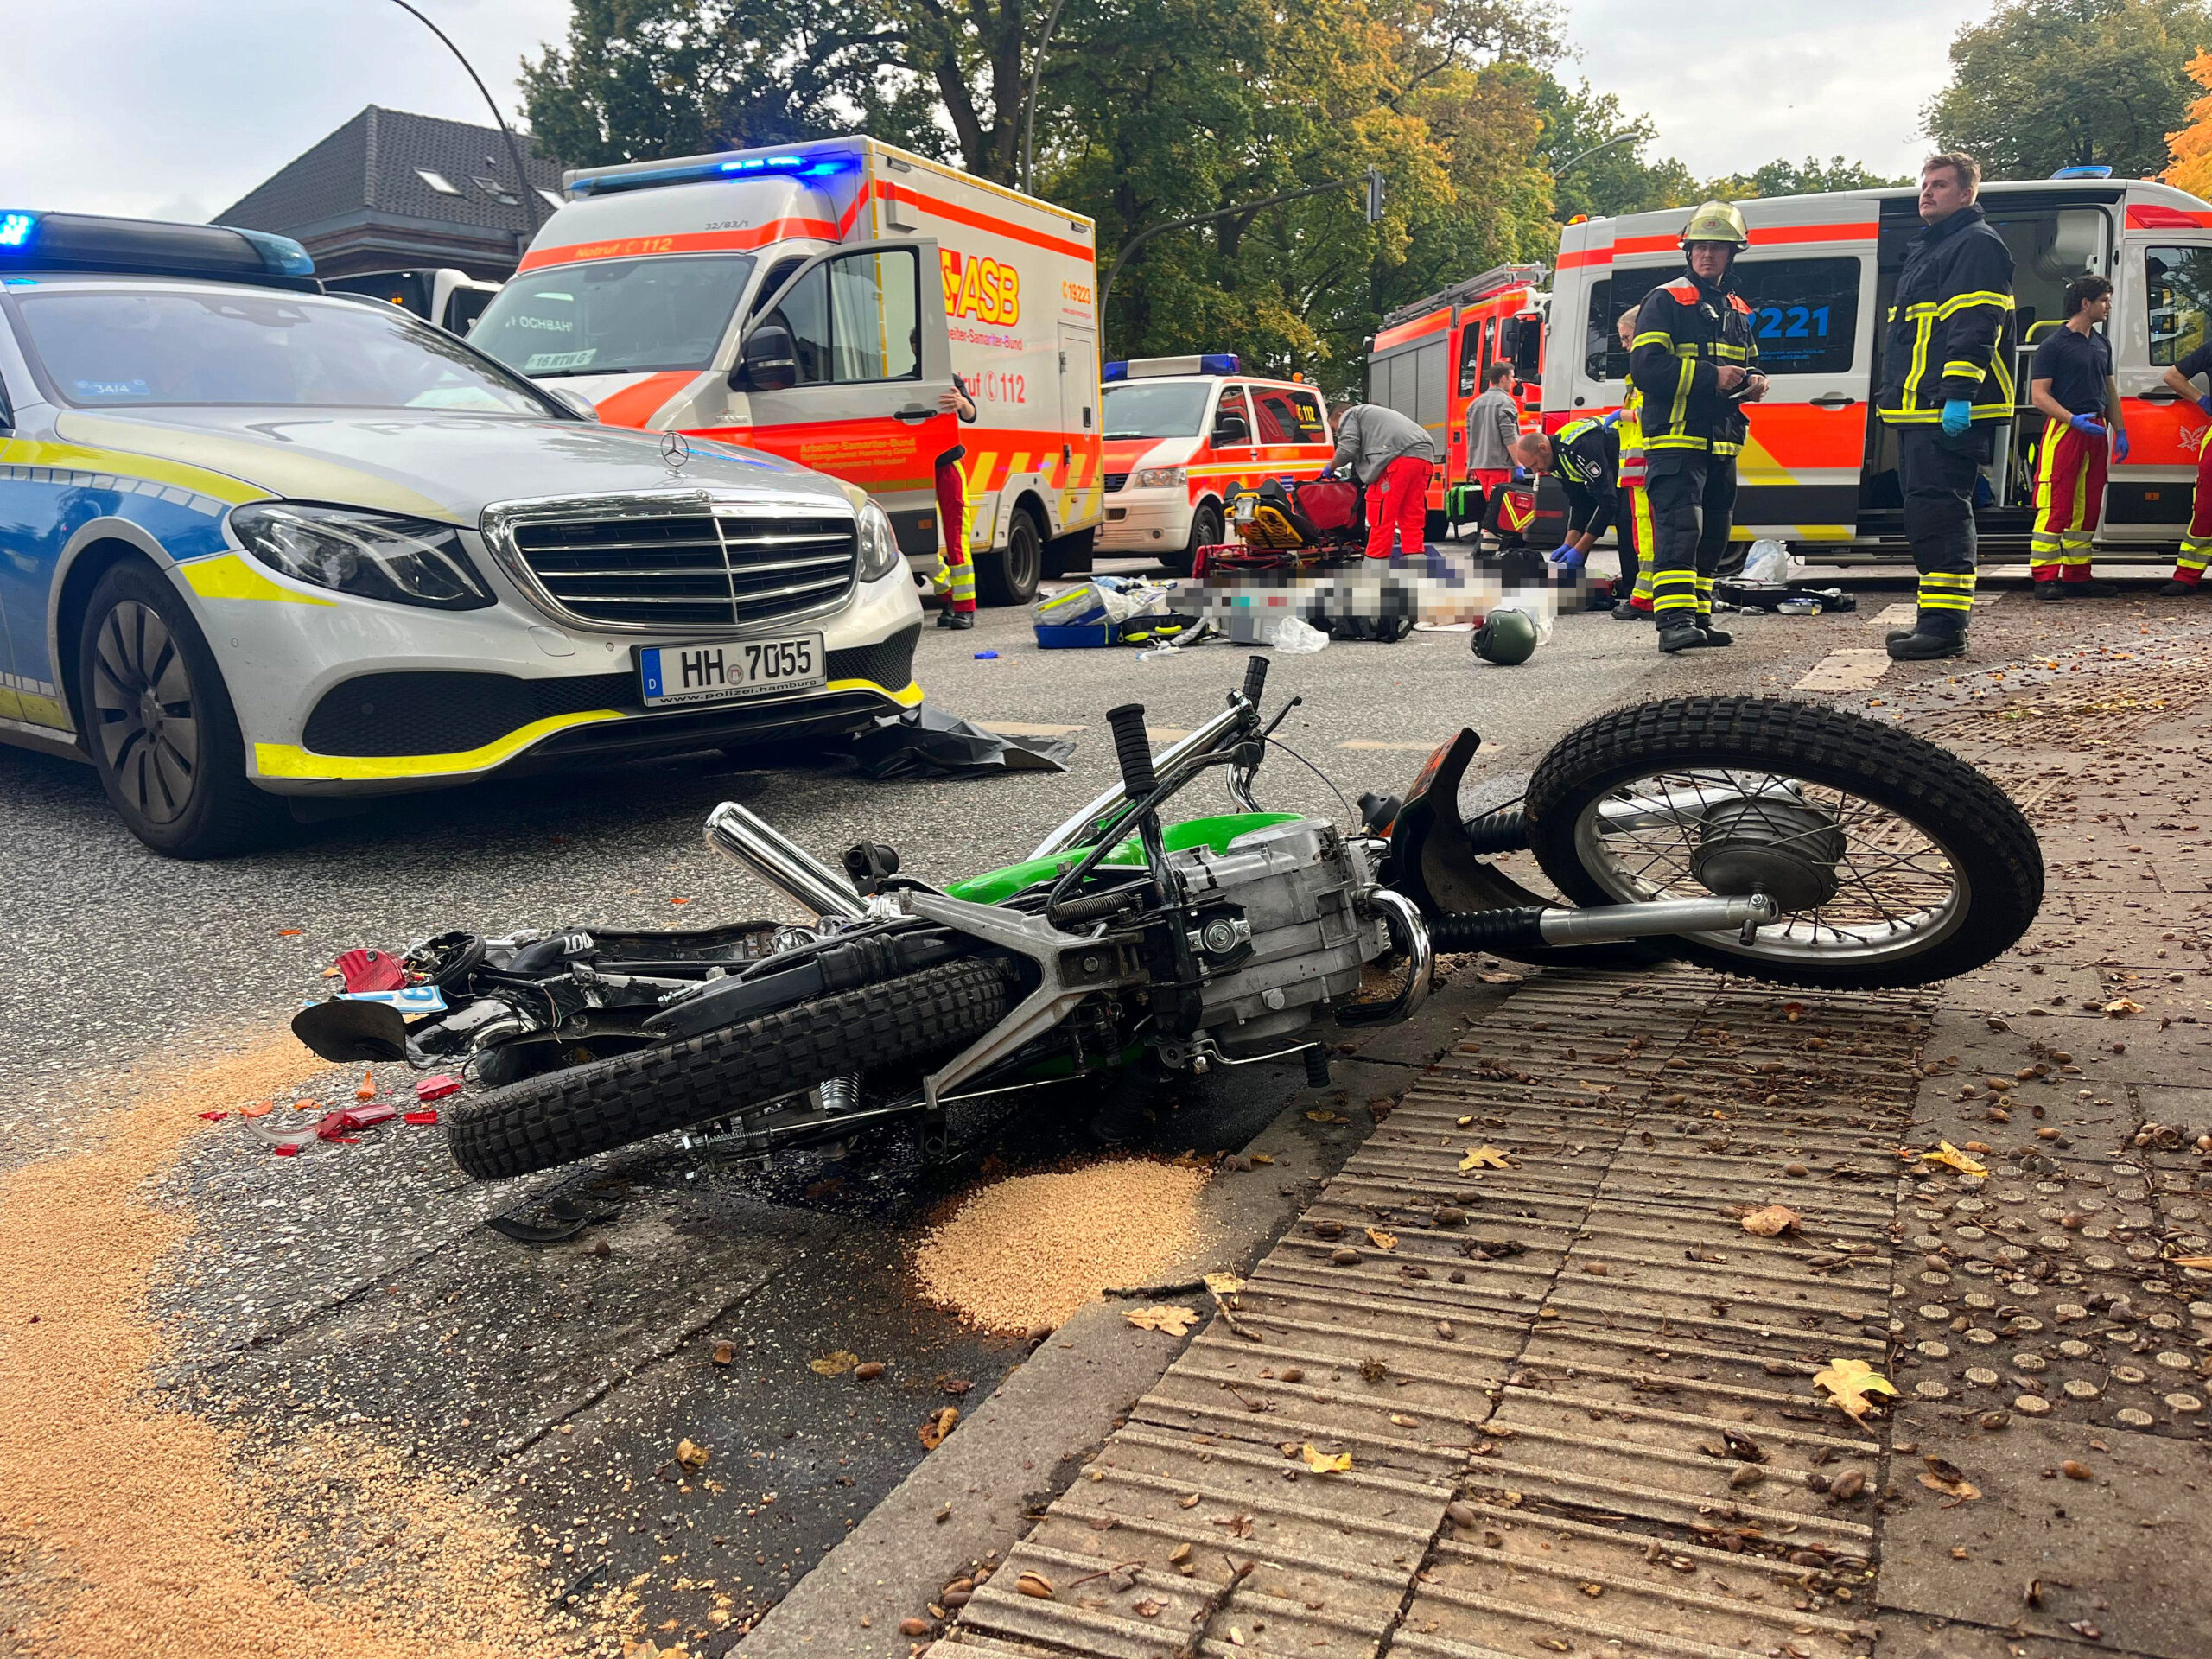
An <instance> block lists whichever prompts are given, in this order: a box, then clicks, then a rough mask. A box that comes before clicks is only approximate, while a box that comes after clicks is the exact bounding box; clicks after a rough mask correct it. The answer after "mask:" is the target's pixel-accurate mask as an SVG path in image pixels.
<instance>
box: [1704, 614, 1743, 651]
mask: <svg viewBox="0 0 2212 1659" xmlns="http://www.w3.org/2000/svg"><path fill="white" fill-rule="evenodd" d="M1697 631H1698V632H1700V633H1701V634H1703V635H1704V636H1705V643H1706V644H1707V645H1734V644H1735V643H1736V636H1735V635H1734V634H1732V633H1731V632H1728V630H1727V629H1726V628H1716V627H1714V626H1713V613H1712V612H1711V611H1700V612H1699V613H1698V615H1697Z"/></svg>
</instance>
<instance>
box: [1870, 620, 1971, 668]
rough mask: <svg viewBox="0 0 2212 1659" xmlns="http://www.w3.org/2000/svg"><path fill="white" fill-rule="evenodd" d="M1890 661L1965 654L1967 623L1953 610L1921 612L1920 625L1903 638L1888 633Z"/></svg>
mask: <svg viewBox="0 0 2212 1659" xmlns="http://www.w3.org/2000/svg"><path fill="white" fill-rule="evenodd" d="M1889 652H1890V660H1891V662H1893V663H1929V662H1936V661H1939V660H1941V659H1942V658H1946V657H1963V656H1965V655H1966V654H1967V630H1966V623H1965V621H1964V620H1963V619H1962V618H1960V617H1958V616H1957V614H1956V613H1953V612H1946V611H1923V612H1921V613H1920V626H1918V627H1916V628H1915V629H1914V630H1913V631H1912V632H1910V633H1908V634H1906V635H1904V637H1903V638H1902V639H1900V638H1898V637H1897V635H1896V634H1891V636H1890V641H1889Z"/></svg>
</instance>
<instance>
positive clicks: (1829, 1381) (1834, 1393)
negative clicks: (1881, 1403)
mask: <svg viewBox="0 0 2212 1659" xmlns="http://www.w3.org/2000/svg"><path fill="white" fill-rule="evenodd" d="M1813 1386H1814V1387H1815V1388H1821V1389H1827V1391H1828V1395H1829V1398H1828V1403H1829V1404H1830V1405H1832V1406H1834V1408H1836V1409H1837V1410H1839V1411H1840V1412H1843V1413H1845V1414H1847V1415H1848V1416H1849V1417H1850V1418H1851V1419H1852V1421H1854V1422H1864V1421H1866V1414H1867V1413H1868V1412H1870V1411H1872V1409H1873V1408H1874V1403H1875V1402H1873V1401H1872V1400H1870V1399H1868V1398H1867V1395H1873V1394H1895V1393H1896V1392H1897V1385H1896V1384H1895V1383H1891V1381H1890V1379H1889V1378H1887V1377H1886V1376H1879V1375H1878V1374H1877V1373H1876V1371H1875V1370H1874V1368H1873V1367H1872V1365H1869V1364H1868V1363H1866V1361H1865V1360H1863V1359H1834V1358H1831V1359H1830V1360H1829V1361H1828V1365H1827V1370H1824V1371H1819V1372H1816V1373H1815V1375H1814V1377H1813Z"/></svg>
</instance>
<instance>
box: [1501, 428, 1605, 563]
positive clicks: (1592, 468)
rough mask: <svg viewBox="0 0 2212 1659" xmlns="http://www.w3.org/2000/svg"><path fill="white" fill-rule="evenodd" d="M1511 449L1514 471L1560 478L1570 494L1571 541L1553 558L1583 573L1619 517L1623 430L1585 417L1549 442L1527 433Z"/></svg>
mask: <svg viewBox="0 0 2212 1659" xmlns="http://www.w3.org/2000/svg"><path fill="white" fill-rule="evenodd" d="M1507 448H1508V449H1509V452H1510V454H1512V456H1513V463H1514V465H1515V466H1516V467H1527V468H1528V469H1529V471H1530V472H1532V473H1556V474H1559V481H1560V485H1561V486H1564V487H1565V489H1566V491H1567V539H1566V540H1565V541H1564V542H1562V543H1560V544H1559V546H1557V547H1555V548H1554V549H1553V550H1552V551H1551V554H1550V558H1551V562H1552V563H1554V564H1564V565H1567V566H1568V567H1569V568H1570V569H1578V570H1579V569H1581V568H1582V562H1583V561H1584V560H1585V559H1586V558H1588V557H1589V556H1590V550H1591V549H1592V547H1593V546H1595V545H1596V544H1597V541H1598V538H1599V537H1600V536H1602V535H1604V534H1605V532H1606V531H1608V530H1609V529H1611V527H1612V524H1613V519H1614V516H1615V515H1616V514H1617V513H1618V512H1619V511H1620V486H1619V481H1618V480H1619V477H1620V467H1621V435H1620V432H1619V430H1618V429H1617V428H1615V427H1614V426H1612V425H1611V423H1608V422H1606V421H1605V420H1602V419H1600V418H1599V416H1594V415H1586V416H1583V417H1582V419H1580V420H1579V421H1569V422H1568V423H1567V424H1566V425H1565V426H1562V427H1561V428H1560V429H1559V430H1558V431H1556V432H1554V433H1553V434H1551V435H1549V436H1546V435H1544V434H1543V433H1541V432H1523V433H1522V435H1520V436H1519V437H1517V438H1516V439H1514V440H1513V442H1512V443H1511V444H1510V445H1509V446H1507Z"/></svg>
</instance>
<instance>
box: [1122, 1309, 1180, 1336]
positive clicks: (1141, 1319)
mask: <svg viewBox="0 0 2212 1659" xmlns="http://www.w3.org/2000/svg"><path fill="white" fill-rule="evenodd" d="M1122 1318H1123V1319H1127V1320H1128V1322H1129V1323H1130V1324H1131V1325H1135V1326H1136V1327H1137V1328H1138V1329H1139V1330H1140V1331H1165V1332H1166V1333H1167V1334H1168V1335H1169V1336H1171V1337H1179V1336H1182V1335H1184V1334H1185V1333H1186V1332H1188V1331H1189V1330H1190V1328H1191V1327H1192V1325H1196V1324H1197V1323H1198V1312H1197V1310H1196V1309H1194V1308H1188V1307H1175V1306H1171V1305H1168V1304H1166V1303H1163V1304H1161V1305H1160V1306H1158V1307H1133V1308H1131V1309H1130V1310H1129V1311H1128V1313H1124V1314H1123V1315H1122Z"/></svg>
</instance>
